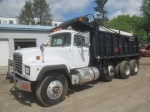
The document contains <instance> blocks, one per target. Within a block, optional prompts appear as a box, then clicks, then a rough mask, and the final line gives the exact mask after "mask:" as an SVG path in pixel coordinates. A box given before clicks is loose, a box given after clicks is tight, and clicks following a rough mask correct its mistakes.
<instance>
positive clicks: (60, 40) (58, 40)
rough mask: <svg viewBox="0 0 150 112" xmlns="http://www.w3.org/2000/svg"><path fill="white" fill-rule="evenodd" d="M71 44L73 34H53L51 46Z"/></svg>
mask: <svg viewBox="0 0 150 112" xmlns="http://www.w3.org/2000/svg"><path fill="white" fill-rule="evenodd" d="M70 45H71V34H70V33H61V34H56V35H52V36H51V44H50V46H51V47H57V46H70Z"/></svg>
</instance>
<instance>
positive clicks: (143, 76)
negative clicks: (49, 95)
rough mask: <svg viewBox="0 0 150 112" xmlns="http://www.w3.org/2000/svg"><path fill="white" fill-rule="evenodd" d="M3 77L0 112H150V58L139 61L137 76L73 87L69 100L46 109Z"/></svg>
mask: <svg viewBox="0 0 150 112" xmlns="http://www.w3.org/2000/svg"><path fill="white" fill-rule="evenodd" d="M5 77H6V74H3V75H0V87H1V89H0V112H31V111H32V112H150V58H149V57H144V58H142V59H141V60H140V70H139V73H138V75H136V76H130V78H129V79H125V80H122V79H113V81H111V82H104V81H94V82H92V83H90V84H87V85H83V86H74V87H73V90H69V91H68V94H67V96H66V99H65V100H64V101H63V102H61V103H59V104H57V105H55V106H52V107H45V106H43V105H42V104H41V103H40V102H39V101H38V100H37V98H36V95H35V93H30V92H24V91H19V90H16V89H14V88H13V84H12V83H9V81H8V80H6V79H5Z"/></svg>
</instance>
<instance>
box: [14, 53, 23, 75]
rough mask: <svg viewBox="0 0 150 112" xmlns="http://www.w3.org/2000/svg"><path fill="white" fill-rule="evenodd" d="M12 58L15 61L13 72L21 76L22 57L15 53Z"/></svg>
mask: <svg viewBox="0 0 150 112" xmlns="http://www.w3.org/2000/svg"><path fill="white" fill-rule="evenodd" d="M13 57H14V61H15V71H17V72H18V73H20V74H22V55H20V54H17V53H15V54H14V56H13Z"/></svg>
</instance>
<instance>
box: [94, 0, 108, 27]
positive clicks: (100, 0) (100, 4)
mask: <svg viewBox="0 0 150 112" xmlns="http://www.w3.org/2000/svg"><path fill="white" fill-rule="evenodd" d="M107 1H108V0H95V3H96V4H97V6H96V7H94V10H95V11H96V12H98V14H97V17H98V18H96V21H97V22H98V23H99V24H100V25H103V22H104V21H107V20H108V18H107V17H105V14H106V13H107V12H108V11H106V10H105V9H104V7H105V4H106V3H107ZM100 16H101V17H102V18H100Z"/></svg>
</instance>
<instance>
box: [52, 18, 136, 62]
mask: <svg viewBox="0 0 150 112" xmlns="http://www.w3.org/2000/svg"><path fill="white" fill-rule="evenodd" d="M70 26H71V27H72V29H74V30H76V31H81V32H82V31H89V32H90V43H91V46H90V57H91V59H92V60H93V59H94V60H97V59H99V58H100V60H111V59H112V60H115V59H117V60H119V59H120V60H123V59H126V58H129V59H135V58H139V43H138V37H137V36H132V37H129V36H124V35H120V34H119V33H115V32H106V31H105V32H104V31H100V29H99V25H98V24H97V23H96V22H95V21H91V22H89V21H88V18H87V16H81V17H77V18H74V19H71V20H69V21H66V22H64V23H62V24H61V25H60V26H58V27H56V28H54V29H51V30H50V32H53V31H54V30H57V29H59V28H61V29H67V27H70ZM110 31H111V30H110Z"/></svg>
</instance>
